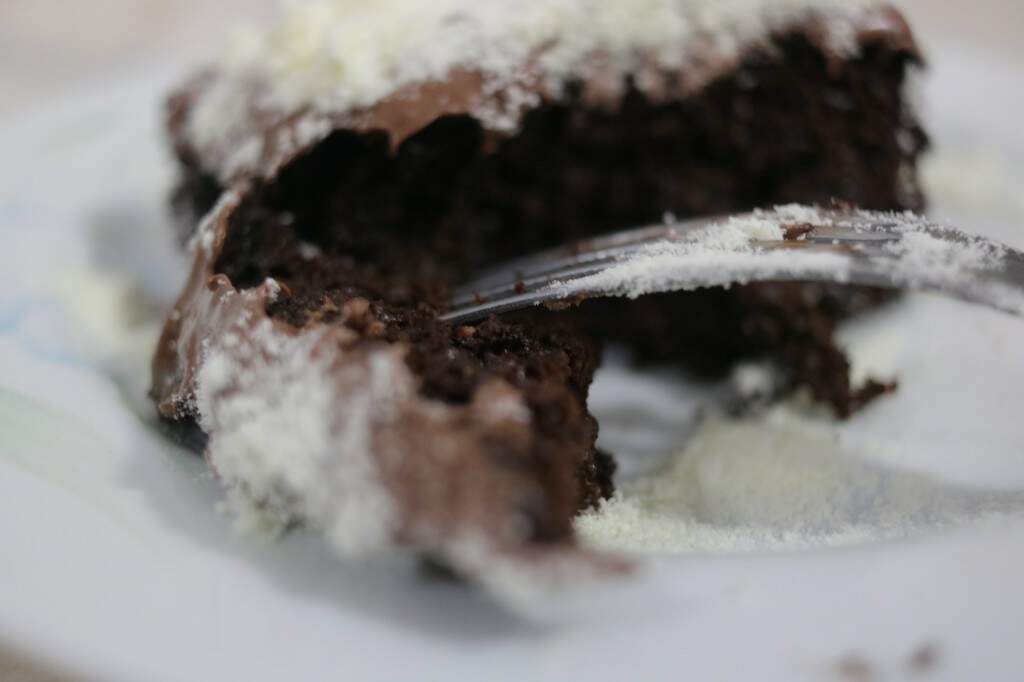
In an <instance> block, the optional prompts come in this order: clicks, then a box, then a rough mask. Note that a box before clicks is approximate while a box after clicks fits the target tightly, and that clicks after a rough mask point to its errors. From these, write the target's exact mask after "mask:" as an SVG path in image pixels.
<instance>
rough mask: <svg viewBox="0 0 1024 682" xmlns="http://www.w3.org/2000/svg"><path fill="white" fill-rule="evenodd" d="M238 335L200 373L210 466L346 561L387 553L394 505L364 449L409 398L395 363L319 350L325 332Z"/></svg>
mask: <svg viewBox="0 0 1024 682" xmlns="http://www.w3.org/2000/svg"><path fill="white" fill-rule="evenodd" d="M236 295H247V294H236ZM238 331H239V333H238V334H237V335H236V336H235V338H236V343H235V344H233V345H231V346H230V347H224V346H223V344H221V343H219V342H216V341H215V342H214V343H213V344H212V345H211V347H210V349H209V350H208V352H207V354H206V357H205V359H204V362H203V364H202V369H201V370H200V373H199V378H198V388H197V404H198V407H199V413H200V420H201V423H202V426H203V428H204V429H205V430H206V431H207V432H208V433H210V434H211V439H210V443H209V448H208V457H209V460H210V463H211V465H212V466H213V467H214V469H215V470H216V471H217V473H218V474H219V476H220V477H221V478H222V479H223V481H224V483H225V484H226V485H227V486H228V487H229V488H230V489H234V493H233V495H234V497H236V498H238V497H242V498H244V499H248V500H251V501H252V502H253V503H254V504H256V505H257V506H258V507H260V508H262V509H264V510H265V511H266V512H267V513H268V514H269V515H270V516H272V517H274V518H277V519H281V518H290V519H292V520H297V521H302V522H306V523H309V524H311V525H314V526H316V527H318V528H321V529H322V530H323V532H324V533H325V534H326V535H327V537H328V538H329V540H330V542H331V544H332V546H333V547H334V548H335V549H336V550H338V551H339V553H341V554H343V555H361V554H365V553H368V552H372V551H374V550H377V549H379V548H381V547H383V546H386V545H388V544H389V543H390V542H391V540H392V516H393V515H392V501H391V499H390V497H389V496H388V495H387V493H386V492H385V490H384V488H383V486H382V485H381V483H380V482H379V480H378V473H377V463H376V462H375V460H374V456H373V454H372V453H371V442H370V441H371V429H372V427H373V425H374V424H375V423H378V422H380V421H381V420H387V419H389V418H390V417H391V415H390V412H389V405H392V404H393V403H394V401H395V400H397V399H400V398H401V397H403V396H404V395H405V393H406V392H408V391H410V390H411V383H410V382H409V381H408V380H403V377H406V375H407V374H408V372H407V370H405V367H404V364H402V360H401V358H400V357H397V356H395V355H394V354H393V353H391V352H388V351H378V352H375V353H374V354H372V355H371V356H370V358H369V361H368V362H344V360H343V358H342V353H343V351H341V350H340V349H338V347H337V346H336V345H332V344H325V343H323V341H324V339H323V338H322V337H323V334H326V333H328V332H327V331H326V330H325V331H322V332H320V333H313V332H311V333H306V334H301V335H295V336H292V335H287V334H284V333H282V332H280V331H278V330H275V329H274V328H273V324H272V323H271V322H270V321H269V320H265V321H264V322H263V323H262V324H261V325H260V326H259V327H258V328H257V329H256V330H255V332H249V333H243V330H238ZM225 338H226V336H225ZM239 344H240V345H239ZM343 387H348V388H349V389H350V390H343ZM356 387H358V388H356ZM236 506H237V505H236Z"/></svg>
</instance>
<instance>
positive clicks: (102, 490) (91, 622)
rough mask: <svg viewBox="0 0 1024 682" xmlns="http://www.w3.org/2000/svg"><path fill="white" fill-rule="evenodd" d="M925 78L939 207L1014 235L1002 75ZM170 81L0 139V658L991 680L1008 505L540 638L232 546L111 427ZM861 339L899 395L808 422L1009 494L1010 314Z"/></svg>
mask: <svg viewBox="0 0 1024 682" xmlns="http://www.w3.org/2000/svg"><path fill="white" fill-rule="evenodd" d="M933 74H934V75H933V78H932V80H931V81H930V85H929V86H928V88H927V100H928V102H927V105H926V108H927V110H928V112H929V118H930V119H932V125H931V128H932V130H933V131H934V132H935V133H936V138H937V141H938V142H939V148H940V155H939V157H938V159H937V160H936V162H935V163H934V164H933V165H932V166H931V167H930V169H929V175H930V177H931V178H932V179H933V193H936V192H937V193H938V194H940V195H941V196H936V197H935V198H936V200H937V204H938V207H939V209H940V212H944V213H946V214H947V215H953V216H955V217H957V218H958V219H960V220H961V221H964V222H965V225H966V226H968V227H971V228H974V229H979V230H986V231H988V232H989V233H991V234H995V235H997V236H1000V237H1002V238H1004V239H1006V240H1007V241H1010V242H1012V243H1014V244H1015V245H1017V246H1020V245H1021V244H1022V243H1024V234H1021V235H1018V234H1017V233H1016V232H1015V231H1014V229H1013V226H1014V225H1015V224H1019V223H1020V219H1021V217H1022V216H1024V210H1022V201H1021V193H1019V190H1020V189H1021V186H1020V185H1019V184H1014V183H1015V182H1016V180H1014V179H1013V176H1014V174H1016V177H1018V178H1019V177H1020V172H1019V171H1020V166H1019V165H1015V164H1014V163H1008V162H1006V159H1021V158H1024V135H1022V133H1021V131H1020V130H1019V126H1018V121H1019V116H1018V114H1019V112H1020V111H1021V110H1022V109H1024V106H1022V105H1024V102H1022V99H1021V94H1020V93H1021V91H1022V90H1021V88H1020V87H1019V82H1018V81H1017V79H1016V74H1014V73H1012V71H1011V70H1009V69H1005V68H1001V67H999V66H998V65H992V64H987V63H984V62H976V61H973V60H971V59H970V58H969V57H967V56H965V55H945V56H943V55H939V59H937V60H936V64H935V65H934V69H933ZM172 75H173V72H172V71H170V70H160V71H154V72H152V73H147V74H145V75H144V77H142V78H138V79H134V80H132V81H130V82H126V83H123V84H121V85H118V86H117V87H112V88H106V89H104V90H103V91H102V92H98V93H96V94H90V95H85V96H81V97H76V98H73V99H71V100H69V101H67V102H64V103H63V104H62V105H61V106H60V107H56V108H51V109H50V110H49V111H47V112H41V113H39V114H37V115H35V116H32V117H26V118H23V119H21V120H19V121H17V122H14V123H13V124H11V125H8V126H6V127H5V128H4V130H3V131H0V150H2V161H0V273H2V274H0V278H2V279H0V283H2V285H0V543H2V548H3V549H2V554H0V643H2V644H3V647H4V648H7V649H8V650H9V649H10V648H12V647H13V648H17V649H19V650H22V651H24V652H26V654H25V655H26V656H28V657H30V658H36V659H39V660H48V661H52V662H53V663H55V664H56V665H59V666H60V667H62V668H64V669H66V670H71V671H75V672H76V673H78V674H80V675H81V676H82V677H83V678H89V679H92V678H95V679H100V680H152V681H157V682H159V681H162V680H167V681H169V682H170V681H175V682H177V681H190V682H191V681H196V680H208V679H209V680H216V679H225V680H236V679H237V680H251V681H254V682H255V681H258V680H278V679H298V680H307V679H370V678H411V677H415V678H426V679H431V678H439V679H440V678H444V679H453V678H468V679H510V680H511V679H516V680H520V679H553V680H555V679H557V680H564V679H567V678H575V679H584V678H589V679H611V678H617V677H620V676H623V675H634V674H635V675H638V676H639V675H643V676H646V677H647V678H648V679H650V678H655V677H657V678H664V679H716V680H717V679H753V678H756V679H759V680H795V679H836V678H838V679H842V676H843V675H855V674H858V671H861V672H863V671H864V670H870V671H873V672H874V673H876V674H878V675H879V676H881V677H884V678H885V679H900V678H902V677H904V676H908V675H910V674H911V668H912V666H911V662H910V658H911V657H912V656H913V654H914V652H915V651H919V650H920V648H921V647H922V646H925V645H927V646H929V647H931V649H930V650H931V651H933V652H934V653H935V662H934V666H933V667H932V668H931V669H930V670H929V671H928V672H929V674H930V677H929V679H948V680H966V679H979V680H1011V679H1019V674H1020V673H1021V671H1022V670H1024V650H1022V648H1021V646H1020V639H1021V637H1020V628H1019V620H1020V615H1021V613H1024V589H1022V587H1021V576H1024V515H1022V514H1016V513H1014V512H1013V508H1014V507H1013V505H1009V506H1008V507H1007V509H1006V512H1007V513H1006V514H1004V515H1003V516H1002V517H1001V518H1000V519H998V520H992V521H989V522H986V523H983V524H978V523H975V524H971V525H969V526H962V527H959V528H957V529H947V530H943V531H934V530H933V531H931V532H928V533H924V534H922V535H919V536H916V537H914V538H911V539H905V540H901V541H892V542H885V543H873V544H867V545H860V546H856V547H851V548H846V549H829V550H816V551H782V552H764V551H762V552H754V553H750V552H748V553H733V554H731V555H716V554H714V553H710V552H702V553H701V552H698V553H691V554H688V555H685V556H674V557H661V558H655V559H651V560H650V561H649V563H648V566H649V568H648V570H647V571H645V572H644V573H643V574H642V575H641V576H640V577H639V578H637V579H636V580H635V581H633V582H632V583H630V586H629V601H627V602H625V603H626V604H628V605H631V607H629V608H623V602H621V601H618V602H614V606H613V605H611V604H609V605H608V606H606V607H604V608H601V607H600V605H591V606H592V607H593V608H591V609H589V611H588V612H589V613H591V614H596V615H595V616H594V617H593V619H592V620H588V619H586V618H581V617H578V616H579V615H580V613H581V612H580V611H577V610H575V609H571V611H572V613H574V614H575V615H576V616H577V617H567V618H566V619H564V622H562V623H559V624H558V625H555V626H548V627H537V626H534V625H530V624H528V623H525V622H523V621H521V620H519V619H517V618H515V617H513V616H511V615H509V614H507V613H506V612H504V611H502V610H501V609H500V608H498V607H497V606H495V605H494V604H493V603H491V602H490V601H489V600H488V599H486V598H485V597H483V596H481V595H479V594H477V593H475V592H473V591H472V590H467V589H464V588H460V587H456V586H451V585H438V584H424V583H422V582H420V581H419V580H417V579H416V578H415V576H414V571H413V569H412V567H411V566H410V564H409V563H408V562H407V561H405V560H402V559H393V560H382V561H379V562H374V563H373V564H370V565H346V564H343V563H341V562H339V561H337V560H335V559H334V558H333V557H332V556H331V555H330V553H329V551H328V550H327V549H326V548H325V547H324V546H323V545H322V543H320V542H319V541H318V540H317V539H316V538H313V537H309V536H307V535H304V534H301V533H300V534H294V535H292V536H289V537H287V538H285V539H284V540H283V541H282V542H280V543H278V544H260V543H257V542H254V541H253V540H251V539H246V538H244V537H240V536H238V535H237V534H236V533H234V532H233V530H232V527H231V523H230V522H229V521H228V520H227V519H225V518H224V517H223V516H222V515H220V514H218V513H217V512H216V510H215V507H216V504H217V501H218V500H219V491H218V488H217V484H216V482H214V481H213V480H211V478H210V476H209V475H208V474H207V472H206V470H205V468H204V466H203V464H202V462H201V461H199V460H198V459H196V458H194V457H190V456H185V455H183V454H182V453H181V452H179V451H177V450H176V449H174V448H172V447H170V446H168V445H167V444H166V443H165V442H164V441H163V440H162V439H161V438H160V437H159V436H158V435H157V434H156V433H155V432H154V431H153V429H152V428H151V427H150V426H148V425H147V423H146V422H145V421H144V420H142V419H140V418H139V415H138V412H139V411H144V410H145V409H146V403H145V402H144V400H143V399H142V397H141V395H140V391H141V390H142V389H141V385H140V384H139V382H138V379H137V378H138V377H139V376H140V372H141V369H142V368H141V367H140V363H141V362H142V360H140V358H143V357H144V353H145V350H146V348H147V347H148V345H147V344H149V343H151V342H152V338H151V335H150V334H151V330H150V328H149V327H146V326H138V327H133V325H132V321H133V315H134V316H138V317H139V318H140V319H143V318H145V314H144V313H145V311H144V310H139V309H137V308H138V305H139V302H140V301H150V302H152V301H156V302H162V301H166V300H167V299H168V298H169V297H170V296H172V295H173V292H174V290H175V288H176V286H177V283H178V282H179V281H180V279H181V276H182V269H183V268H184V267H185V266H184V264H183V263H182V261H181V259H180V258H179V257H178V256H177V255H176V252H175V250H174V247H173V245H172V244H171V240H170V237H169V229H168V227H167V226H166V225H165V218H164V205H165V192H166V187H167V183H168V181H169V178H170V164H169V162H168V160H167V159H166V155H165V154H164V153H163V152H162V149H161V143H160V140H161V137H160V130H159V121H158V116H157V112H158V109H157V106H158V101H159V97H160V94H161V93H162V92H163V91H164V90H165V88H166V87H167V85H168V83H169V82H170V76H172ZM984 150H995V152H998V153H994V152H993V153H989V152H987V151H984ZM97 273H105V274H102V275H101V274H97ZM126 284H128V285H131V286H134V287H135V288H136V290H137V291H136V292H135V293H136V295H135V296H134V297H128V295H127V294H126V293H125V292H126V291H127V289H126V286H125V285H126ZM126 297H127V298H126ZM129 299H130V300H129ZM133 306H134V307H133ZM112 327H116V328H117V331H116V332H111V331H110V329H111V328H112ZM873 329H874V330H873V331H868V332H862V333H863V334H867V335H868V337H870V338H869V341H870V340H871V339H875V341H876V342H877V343H883V342H884V343H888V342H887V341H885V340H886V339H892V338H894V337H893V336H892V330H893V329H895V330H897V334H896V338H897V341H896V342H894V343H895V345H893V346H887V348H888V350H887V351H886V353H887V355H886V357H888V359H889V360H888V361H889V362H890V363H891V364H892V366H893V368H894V369H896V370H897V371H898V372H899V373H900V376H901V377H902V379H903V386H902V389H901V391H900V393H899V394H898V395H897V396H896V397H894V398H892V399H890V400H889V401H887V402H886V404H885V405H883V406H880V407H879V409H875V410H870V411H869V412H867V413H866V414H864V415H863V416H861V417H860V418H858V419H856V420H854V421H853V422H851V423H850V424H849V425H846V426H843V427H841V428H838V429H836V428H834V427H832V426H829V425H827V424H824V423H822V424H821V425H820V426H821V428H823V429H825V430H826V432H827V433H830V434H832V435H833V436H835V437H836V438H839V439H841V440H842V442H844V443H846V444H847V445H849V446H850V447H853V448H856V449H858V451H859V452H863V455H864V457H865V458H866V459H868V460H870V462H871V464H872V466H878V467H883V468H887V469H893V470H895V469H899V470H902V471H903V472H904V473H906V472H911V473H914V474H915V475H919V476H926V477H928V478H929V480H930V481H933V482H934V483H935V486H938V487H942V486H947V487H949V488H950V489H956V490H959V491H961V492H963V491H973V492H975V493H985V494H988V493H996V492H999V493H1000V494H1006V495H1009V496H1010V497H1013V498H1014V499H1016V497H1014V496H1015V495H1018V494H1019V492H1020V491H1022V490H1024V426H1021V425H1020V423H1019V422H1020V419H1021V417H1020V415H1021V410H1020V405H1021V401H1020V398H1019V395H1020V387H1021V386H1024V352H1021V349H1022V348H1024V323H1021V322H1019V321H1017V320H1011V319H1008V318H1004V317H1001V316H999V315H997V314H994V313H990V312H988V311H983V310H975V309H971V308H969V307H967V306H962V305H958V304H954V303H950V302H947V301H942V300H938V299H934V298H931V297H916V298H915V299H914V300H913V301H911V302H910V303H908V304H906V306H905V308H904V315H902V316H897V317H895V318H894V319H890V320H888V321H884V322H883V323H880V324H879V325H876V326H875V327H874V328H873ZM879 329H880V330H882V331H878V330H879ZM851 333H854V332H851ZM877 343H876V345H877ZM869 345H870V344H869ZM604 386H605V388H604V389H603V395H605V396H607V395H609V394H610V393H615V391H609V390H608V384H607V383H606V384H605V385H604ZM598 394H599V397H600V395H602V392H601V389H599V390H598ZM599 402H600V401H599ZM611 402H614V401H611ZM614 408H615V405H614V404H611V405H609V404H608V402H607V401H606V402H603V403H602V409H604V410H605V411H613V410H614ZM829 429H832V430H831V431H829ZM1016 508H1019V506H1018V507H1016ZM566 608H567V609H568V608H569V607H566ZM567 613H568V612H567ZM924 658H928V657H927V656H924Z"/></svg>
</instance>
